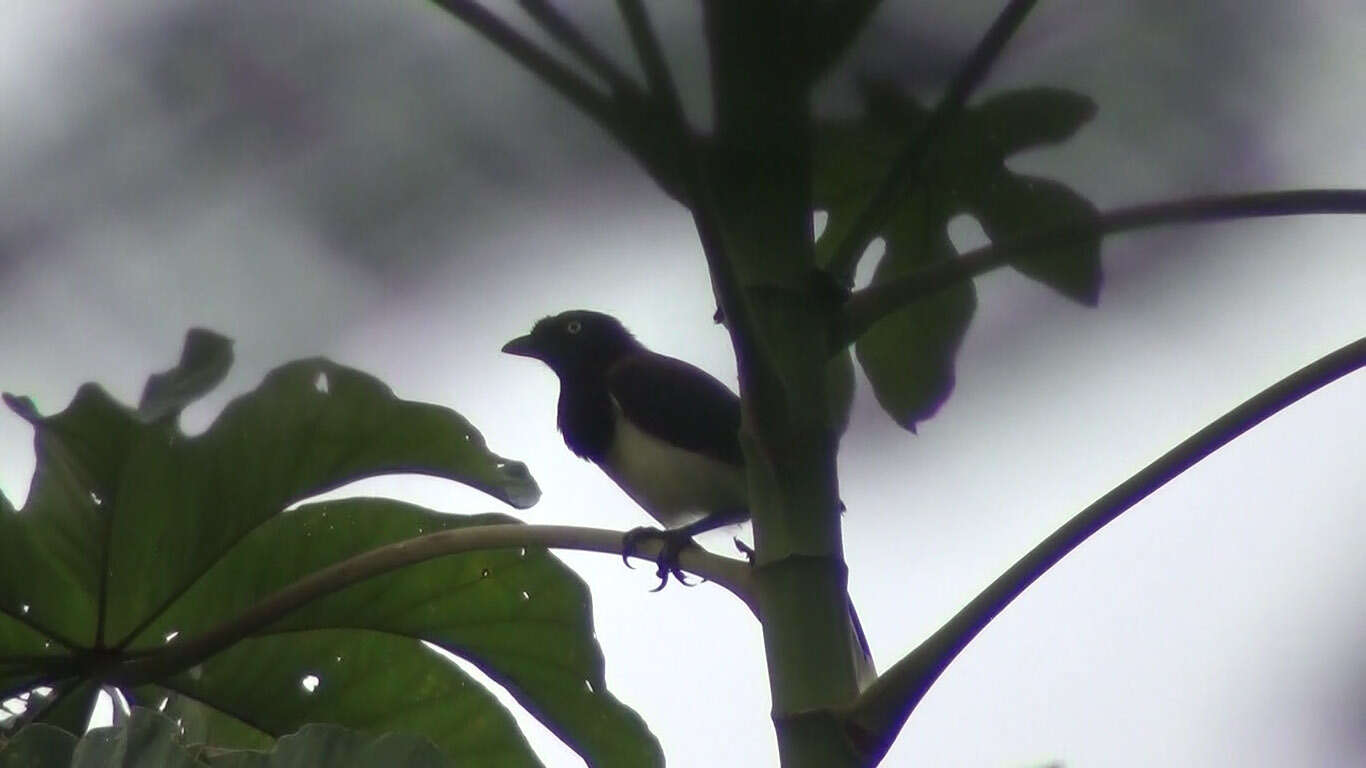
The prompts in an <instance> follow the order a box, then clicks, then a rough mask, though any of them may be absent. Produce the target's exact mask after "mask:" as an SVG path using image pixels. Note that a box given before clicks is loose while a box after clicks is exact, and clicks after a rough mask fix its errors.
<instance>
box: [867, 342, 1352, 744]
mask: <svg viewBox="0 0 1366 768" xmlns="http://www.w3.org/2000/svg"><path fill="white" fill-rule="evenodd" d="M1363 366H1366V337H1363V338H1361V339H1358V340H1356V341H1354V342H1352V343H1350V344H1348V345H1346V346H1344V347H1341V348H1340V349H1338V350H1336V351H1334V352H1332V353H1330V354H1328V355H1326V356H1324V357H1321V358H1319V359H1318V360H1316V361H1314V362H1313V363H1310V364H1309V365H1307V366H1305V367H1303V368H1301V369H1300V370H1298V371H1296V372H1295V373H1293V374H1291V375H1289V376H1287V377H1285V378H1284V379H1281V380H1280V381H1278V382H1276V383H1275V384H1273V385H1271V386H1270V387H1268V388H1266V389H1265V390H1263V391H1261V392H1260V393H1258V394H1257V395H1255V396H1254V397H1252V398H1250V399H1249V400H1247V401H1246V402H1244V403H1243V404H1242V405H1239V406H1238V407H1236V408H1234V409H1233V410H1231V411H1229V412H1228V413H1226V414H1224V415H1223V416H1221V417H1219V418H1218V419H1216V420H1215V421H1214V422H1212V423H1211V424H1209V425H1208V426H1206V427H1205V428H1204V429H1201V430H1200V431H1199V432H1196V433H1195V434H1194V435H1191V436H1190V437H1189V438H1187V439H1186V440H1184V441H1182V442H1181V443H1180V444H1179V445H1177V446H1176V447H1175V448H1172V449H1171V450H1170V451H1168V452H1166V453H1165V454H1163V455H1162V456H1161V457H1160V458H1158V459H1157V460H1156V461H1154V462H1152V463H1151V464H1149V465H1148V466H1146V467H1144V468H1143V469H1142V470H1141V471H1140V472H1138V474H1136V475H1134V476H1132V477H1130V478H1129V479H1128V480H1125V481H1124V482H1123V483H1120V484H1119V485H1118V486H1116V487H1115V488H1114V489H1113V490H1111V491H1110V492H1109V493H1106V494H1105V495H1104V496H1102V497H1100V498H1099V499H1097V500H1096V501H1095V503H1093V504H1091V505H1090V506H1088V507H1087V508H1086V509H1084V510H1082V511H1081V512H1079V513H1078V514H1077V515H1076V516H1075V517H1073V518H1072V519H1071V520H1069V521H1067V523H1065V524H1064V525H1063V526H1062V527H1061V528H1059V529H1058V530H1057V531H1055V532H1054V533H1053V534H1052V535H1050V536H1049V537H1048V538H1046V539H1044V540H1043V541H1042V542H1041V543H1040V544H1039V545H1038V546H1036V547H1034V549H1032V550H1030V551H1029V553H1028V554H1026V555H1025V556H1024V557H1022V558H1020V560H1019V561H1018V562H1016V563H1015V564H1014V565H1013V566H1011V567H1010V569H1009V570H1007V571H1006V572H1005V573H1003V574H1001V576H999V577H998V578H997V579H996V580H995V581H993V582H992V583H991V584H990V586H988V587H987V588H986V589H985V590H983V591H982V593H981V594H979V595H978V596H977V597H975V598H973V600H972V602H970V603H968V604H967V605H966V606H965V607H964V608H963V609H962V610H960V611H959V612H958V613H957V614H956V615H955V616H954V617H953V618H952V619H950V620H949V621H948V623H946V624H945V625H944V626H943V627H941V628H940V629H939V630H938V631H936V632H935V633H934V634H933V635H931V636H930V637H929V638H928V639H927V640H925V642H923V643H921V644H920V645H919V646H918V647H916V649H915V650H913V651H911V652H910V653H909V654H907V655H906V656H905V657H904V658H902V659H901V660H900V661H898V662H897V663H896V664H895V665H893V666H892V667H890V668H889V669H887V671H886V672H885V673H883V675H882V676H881V677H879V678H878V679H877V681H876V682H874V683H873V684H872V685H871V686H869V687H868V689H867V690H865V691H864V692H863V694H862V695H860V696H859V698H858V700H857V701H855V702H854V704H853V706H851V707H850V708H849V710H848V711H847V713H846V715H845V721H846V722H847V723H848V726H849V732H850V734H851V736H852V738H854V739H855V741H856V742H858V743H859V744H861V745H863V748H864V749H865V750H867V751H868V753H869V754H870V755H871V756H873V758H874V762H875V761H876V760H879V759H881V757H882V756H883V755H884V754H886V752H887V750H888V749H889V748H890V747H891V744H892V741H893V740H894V739H895V738H896V735H897V734H898V733H899V732H900V731H901V728H902V726H903V725H904V724H905V722H906V719H907V718H908V717H909V716H910V714H911V711H912V710H914V709H915V706H916V705H917V704H918V703H919V702H920V699H921V697H923V696H924V695H925V692H926V691H928V690H929V689H930V687H931V686H932V685H933V684H934V682H935V680H937V679H938V678H939V675H940V674H941V673H942V672H943V671H944V669H945V668H947V667H948V665H949V664H950V663H951V662H952V661H953V660H954V658H955V657H957V656H958V654H959V652H960V651H962V650H963V648H965V647H966V646H967V644H968V643H969V642H970V641H971V640H972V639H973V638H974V637H976V636H977V634H978V633H979V632H981V631H982V629H983V628H985V627H986V626H987V624H989V623H990V622H991V621H992V619H994V618H996V616H997V615H999V614H1000V613H1001V611H1002V610H1004V609H1005V607H1006V606H1007V605H1009V604H1010V603H1011V601H1013V600H1014V599H1015V598H1016V597H1018V596H1019V595H1020V594H1021V593H1022V592H1024V590H1025V589H1026V588H1028V587H1029V585H1031V584H1033V583H1034V582H1035V581H1036V580H1037V579H1038V578H1039V577H1040V576H1042V575H1043V574H1044V573H1045V572H1046V571H1047V570H1048V569H1049V568H1051V567H1053V565H1055V564H1056V563H1057V562H1058V561H1059V560H1061V559H1062V558H1063V557H1064V556H1066V555H1067V554H1068V553H1070V552H1071V551H1072V550H1074V549H1076V548H1077V547H1078V546H1079V545H1080V544H1081V543H1082V542H1083V541H1086V540H1087V539H1088V538H1090V537H1091V535H1092V534H1094V533H1096V532H1097V531H1099V530H1100V529H1101V528H1103V527H1104V526H1105V525H1106V524H1108V523H1109V522H1110V521H1112V520H1114V519H1115V518H1116V517H1119V515H1120V514H1122V513H1123V512H1124V511H1126V510H1128V509H1129V508H1131V507H1133V506H1134V505H1135V504H1137V503H1138V502H1140V501H1142V500H1143V499H1145V498H1147V496H1148V495H1149V494H1151V493H1152V492H1153V491H1156V490H1157V489H1158V488H1161V487H1162V486H1163V485H1165V484H1166V483H1167V482H1168V481H1170V480H1171V479H1172V478H1175V477H1176V476H1178V475H1180V474H1181V473H1183V472H1185V471H1186V470H1187V469H1190V468H1191V467H1192V466H1194V465H1195V464H1196V462H1199V461H1200V460H1201V459H1203V458H1205V457H1206V456H1208V455H1210V454H1211V453H1213V452H1214V451H1216V450H1218V449H1219V448H1222V447H1223V446H1224V445H1226V444H1227V443H1229V442H1230V441H1232V440H1233V439H1234V438H1236V437H1238V436H1239V435H1241V434H1243V433H1244V432H1247V431H1248V430H1249V429H1252V428H1253V427H1255V426H1256V425H1258V424H1260V423H1261V422H1263V421H1265V420H1266V419H1267V418H1269V417H1270V416H1272V415H1273V414H1275V413H1277V412H1279V411H1281V410H1283V409H1285V408H1287V407H1289V406H1290V405H1291V404H1292V403H1295V402H1296V401H1298V400H1299V399H1300V398H1303V397H1304V396H1306V395H1308V394H1309V393H1311V392H1314V391H1316V390H1318V389H1321V388H1322V387H1325V386H1327V385H1328V384H1331V383H1332V382H1334V381H1336V380H1338V379H1340V378H1342V377H1343V376H1346V375H1347V374H1349V373H1352V372H1353V371H1356V370H1358V369H1360V368H1362V367H1363Z"/></svg>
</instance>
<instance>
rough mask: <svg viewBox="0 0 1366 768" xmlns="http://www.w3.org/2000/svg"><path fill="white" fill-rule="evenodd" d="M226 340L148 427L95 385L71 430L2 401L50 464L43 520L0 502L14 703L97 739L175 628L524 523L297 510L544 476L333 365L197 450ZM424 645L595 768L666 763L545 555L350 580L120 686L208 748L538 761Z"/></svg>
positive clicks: (3, 644)
mask: <svg viewBox="0 0 1366 768" xmlns="http://www.w3.org/2000/svg"><path fill="white" fill-rule="evenodd" d="M226 344H227V341H226V340H225V339H222V337H219V336H216V335H214V334H210V333H208V332H193V333H192V334H191V336H190V338H189V339H188V340H187V349H186V352H185V354H184V355H182V359H181V365H179V366H177V367H176V368H173V369H172V370H171V371H168V372H166V373H163V374H159V375H158V376H157V377H153V380H152V381H151V382H149V384H148V387H147V388H146V389H145V390H144V398H143V403H142V405H143V409H142V410H141V411H140V412H139V411H134V410H132V409H130V408H127V407H125V406H123V405H120V404H119V403H116V402H115V401H113V399H112V398H110V397H109V396H108V395H107V394H106V393H105V392H104V391H103V390H102V389H100V388H99V387H97V386H95V385H86V386H84V387H82V388H81V389H80V390H79V391H78V393H77V396H76V398H75V399H74V400H73V402H72V404H71V406H69V407H68V408H67V409H66V410H65V411H63V412H61V413H58V414H56V415H53V416H43V415H41V414H40V413H39V412H38V410H37V408H35V407H34V406H33V404H32V403H31V402H29V401H28V400H26V399H23V398H17V397H12V396H7V397H6V402H7V403H9V405H10V406H11V408H13V409H14V410H15V411H16V412H17V413H19V414H20V415H21V416H23V417H24V418H25V419H27V420H28V421H29V422H31V423H32V424H33V426H34V428H35V430H36V436H35V445H36V448H37V452H38V462H37V468H36V470H35V474H34V482H33V487H32V489H31V491H30V494H29V498H28V502H27V503H26V504H25V507H24V509H23V510H21V511H18V512H14V511H12V510H0V561H3V562H4V563H5V564H6V567H5V569H3V571H0V681H3V682H4V684H5V688H4V690H0V698H3V697H7V696H11V695H15V694H18V693H22V692H23V691H27V690H30V689H32V688H33V687H35V686H37V685H40V684H42V683H43V682H44V681H51V682H52V683H54V684H55V685H56V686H57V688H58V693H57V694H56V695H55V697H54V700H55V703H54V704H53V705H52V706H50V707H44V708H43V709H42V710H36V711H37V713H38V714H37V719H39V720H41V721H43V722H56V723H60V724H62V725H65V726H66V727H67V729H68V730H79V729H80V728H83V727H84V719H83V718H84V717H88V713H89V704H90V703H91V702H92V701H93V696H94V692H95V690H96V688H97V686H98V684H99V683H100V682H101V681H105V680H118V679H119V677H118V668H119V665H120V663H122V662H123V661H125V660H129V659H133V658H139V657H146V656H153V657H154V656H155V655H156V654H158V653H161V652H163V651H164V649H165V648H166V643H167V640H166V637H167V636H168V635H170V633H171V632H173V631H176V632H179V633H180V634H179V635H178V636H177V637H180V638H181V640H182V641H184V639H185V638H187V637H190V636H192V635H194V634H196V633H200V632H203V631H205V630H207V629H209V628H210V627H215V626H219V625H221V624H223V623H224V622H226V621H228V620H230V619H232V618H233V617H235V616H236V615H237V614H238V613H240V612H241V611H243V610H245V609H246V608H247V607H248V606H250V605H251V604H253V603H254V602H255V601H257V600H259V599H261V598H262V597H264V596H266V595H267V594H269V593H271V592H273V591H275V590H278V589H281V588H283V587H286V586H288V585H289V584H291V583H292V582H293V581H295V580H297V579H299V578H301V577H303V576H306V575H308V574H309V573H311V572H312V571H313V570H315V569H317V568H321V567H324V566H327V565H330V564H332V563H335V562H337V561H339V560H341V559H344V558H346V557H349V556H351V555H354V554H357V553H359V552H362V551H365V550H368V549H370V548H373V547H376V546H380V545H382V544H385V543H388V542H394V541H399V540H401V539H403V538H407V537H411V536H415V535H419V534H421V533H423V532H430V531H435V530H442V529H447V528H451V527H460V526H465V525H472V524H478V523H481V522H495V521H496V522H500V523H506V522H510V519H509V518H496V517H483V518H472V519H465V518H456V517H452V516H444V515H438V514H436V513H433V512H430V511H427V510H422V509H418V508H414V507H410V506H405V505H400V504H397V503H392V502H383V501H377V500H357V501H354V502H331V503H329V504H320V505H305V506H303V507H300V508H298V509H294V510H292V511H286V510H287V509H289V508H290V507H291V505H294V504H295V503H296V502H298V501H300V500H302V499H306V498H307V497H309V496H312V495H315V494H317V493H320V492H322V491H326V490H329V489H333V488H336V487H338V486H340V485H343V484H345V483H348V482H350V481H353V480H356V479H359V478H362V477H367V476H372V475H377V474H382V473H393V472H419V473H426V474H431V475H435V476H438V477H442V478H447V479H451V480H455V481H458V482H462V483H465V484H468V485H471V486H474V487H476V488H479V489H481V490H484V491H486V492H488V493H489V494H491V495H493V496H495V497H497V498H500V499H502V500H504V501H506V502H508V503H509V504H512V505H514V506H519V507H520V506H527V505H529V504H531V503H534V502H535V500H536V498H537V495H538V493H539V492H538V490H537V488H536V485H535V483H534V481H532V479H531V477H530V475H529V474H528V473H527V471H526V468H525V467H524V466H523V465H521V464H520V463H517V462H512V461H509V460H506V459H504V458H502V457H499V456H497V455H495V454H493V453H491V452H489V451H488V449H487V448H486V447H485V444H484V441H483V439H482V437H480V435H479V434H478V432H476V431H475V430H474V428H473V427H471V426H470V425H469V423H468V422H466V421H465V420H464V419H462V418H461V417H460V416H459V415H458V414H456V413H454V412H453V411H450V410H449V409H446V408H442V407H438V406H433V405H426V404H421V403H412V402H406V401H403V400H399V399H398V398H396V397H394V395H393V393H392V392H390V391H389V389H388V388H387V387H385V386H384V385H383V384H382V383H380V382H379V381H377V380H376V379H374V378H372V377H370V376H367V375H365V374H363V373H360V372H358V371H355V370H352V369H349V368H345V367H343V366H340V365H337V364H335V363H332V362H329V361H327V360H321V359H315V360H304V361H299V362H295V363H291V364H288V365H285V366H283V367H281V368H279V369H277V370H276V371H274V372H272V373H271V374H270V375H269V376H267V377H266V380H265V382H264V383H263V384H262V385H261V386H260V387H259V388H258V389H256V390H255V391H253V392H251V393H249V394H247V395H245V396H243V397H241V398H239V399H237V400H235V401H234V402H232V403H231V404H229V406H228V407H227V408H226V409H225V410H224V412H223V414H222V415H221V416H220V417H219V418H218V419H217V420H215V422H214V423H213V425H212V426H211V427H210V428H209V429H208V430H207V431H206V432H204V433H203V434H201V435H198V436H195V437H190V436H186V435H185V434H183V433H182V432H180V431H179V429H178V428H177V426H176V425H175V421H176V420H175V418H173V417H174V416H175V415H176V414H178V413H179V411H180V409H182V408H183V407H184V406H185V405H186V404H188V403H189V402H191V401H192V400H193V399H194V398H195V397H197V396H199V395H202V394H203V393H204V392H206V391H208V389H209V388H210V387H211V386H212V383H213V382H214V381H217V380H219V379H221V378H222V375H223V372H224V370H225V365H226V361H228V360H230V355H228V354H227V350H226ZM486 572H487V573H488V574H489V575H488V576H486V575H485V574H486ZM471 574H473V575H471ZM523 595H525V596H526V597H523ZM424 639H425V640H430V641H431V642H433V643H436V644H439V645H441V646H444V647H446V648H448V649H450V650H451V651H453V652H456V653H458V654H460V655H463V656H465V657H466V658H468V659H470V660H471V661H472V662H473V663H475V664H477V665H479V666H480V667H481V668H482V669H484V670H485V671H486V672H487V673H488V674H489V675H490V676H491V677H493V678H494V679H496V680H498V681H500V682H501V683H503V684H504V685H506V686H507V687H508V688H509V690H511V691H512V692H513V693H514V695H516V696H517V697H518V699H519V700H520V701H522V702H523V703H524V704H525V705H526V706H527V707H528V708H529V709H530V710H531V711H532V712H534V713H535V714H536V715H537V716H538V717H541V718H542V719H543V720H544V721H546V722H547V724H549V725H550V727H551V728H552V729H554V730H555V731H556V732H557V733H559V734H560V735H561V736H563V737H564V738H565V740H566V741H567V742H569V743H570V744H571V745H572V746H574V747H575V748H577V749H579V751H580V752H581V753H582V754H584V755H585V757H586V758H587V759H589V760H590V761H592V762H593V763H594V764H595V765H652V764H658V763H660V762H662V759H661V758H660V757H659V749H658V745H657V744H656V743H655V741H654V739H653V737H652V736H651V735H650V734H649V732H648V731H647V730H646V729H645V727H644V725H643V724H642V723H641V722H640V721H639V718H637V717H636V716H635V715H634V713H632V712H631V711H630V710H628V709H626V708H625V707H623V706H622V705H620V704H619V703H618V702H616V700H615V699H613V698H612V697H611V696H610V695H609V694H607V693H606V692H605V690H604V686H603V674H602V658H601V652H600V651H599V649H598V648H597V645H596V643H595V642H594V640H593V630H592V625H591V615H590V611H589V603H588V594H587V590H586V589H585V588H584V586H583V584H582V582H581V581H579V580H578V578H577V577H576V576H574V574H573V573H572V572H570V571H569V570H568V569H566V568H565V567H564V566H563V565H561V564H560V563H559V562H558V561H556V560H554V559H553V558H551V557H549V556H548V555H547V554H546V553H545V552H544V551H527V552H521V551H518V552H501V553H498V552H485V553H470V554H467V555H461V556H458V557H451V558H444V559H442V560H439V561H436V562H433V563H429V564H425V565H420V566H415V567H411V568H408V569H405V570H402V571H400V572H396V573H393V574H390V575H388V576H385V577H383V578H380V579H376V580H374V581H373V582H367V583H364V584H359V585H356V586H353V587H351V588H350V589H348V590H346V591H344V592H342V593H339V594H337V595H333V596H332V597H329V598H326V599H322V600H318V601H316V602H315V603H313V604H312V605H309V606H307V607H305V608H304V609H303V610H300V611H298V612H296V613H295V614H293V615H291V616H288V617H286V618H285V619H283V620H281V621H280V622H279V623H278V624H276V625H275V626H272V627H268V628H266V629H265V630H263V631H261V632H257V633H255V634H253V635H252V636H250V637H244V638H243V639H242V640H240V641H239V642H238V643H237V644H236V645H234V646H233V647H231V648H229V649H228V650H227V651H224V652H221V653H219V654H217V655H215V656H212V657H211V658H207V659H199V660H197V661H199V663H197V664H195V665H194V666H192V667H190V668H189V669H183V667H182V669H183V671H182V672H180V673H179V674H175V675H173V676H172V677H169V678H166V679H158V680H153V681H149V682H148V684H146V685H143V686H142V687H140V688H138V689H136V690H133V691H125V693H127V694H129V696H130V698H132V699H133V700H135V701H139V702H142V703H147V704H151V705H154V706H155V705H157V704H161V703H162V702H163V700H164V702H165V706H166V708H167V711H168V712H170V713H171V714H173V715H175V716H176V718H177V720H179V721H180V724H181V725H182V726H184V727H186V732H187V734H189V735H191V736H192V737H194V738H196V739H202V740H204V741H205V742H219V741H221V742H222V743H226V744H232V745H239V746H258V747H259V746H266V745H268V744H270V743H272V741H273V739H274V738H276V737H278V736H281V735H283V734H285V733H288V732H290V731H292V730H294V729H296V728H298V727H299V726H300V725H302V724H303V723H305V722H310V721H330V722H337V723H341V724H344V725H351V726H354V727H357V728H367V729H383V728H388V729H402V730H406V731H416V732H419V733H423V734H425V735H427V736H428V737H430V738H431V740H432V741H433V742H434V743H436V744H438V745H439V746H440V747H441V748H442V749H443V750H444V751H445V752H446V754H449V755H452V756H453V757H458V758H462V759H466V758H467V759H469V760H472V761H475V762H477V763H478V764H481V765H483V764H487V765H535V764H537V761H536V759H535V756H534V755H533V754H532V753H531V751H530V750H529V748H528V747H527V745H526V743H525V740H524V738H523V737H522V736H521V734H520V732H519V731H518V730H517V728H516V726H515V724H514V723H513V721H512V718H511V716H510V715H509V713H508V712H507V711H506V710H505V709H503V708H502V707H501V706H499V705H498V704H497V703H496V702H495V700H494V699H493V698H492V697H491V696H490V695H489V694H488V692H487V691H485V690H484V689H483V688H482V687H481V686H480V685H479V684H478V683H477V682H475V681H474V680H472V679H470V678H469V677H468V676H467V675H465V674H464V673H463V672H461V671H460V670H459V669H458V668H457V667H456V666H454V665H452V664H451V663H450V662H449V661H447V660H446V659H444V658H441V657H439V656H437V655H436V654H435V653H434V652H432V651H430V650H428V649H426V648H424V647H423V646H422V644H421V640H424ZM172 642H174V640H172ZM310 675H312V676H313V677H315V678H317V685H316V687H314V689H313V690H312V691H308V690H305V688H304V687H303V686H302V685H301V683H302V681H303V680H304V679H305V678H306V677H308V676H310ZM590 689H591V690H590ZM173 694H178V695H173Z"/></svg>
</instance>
